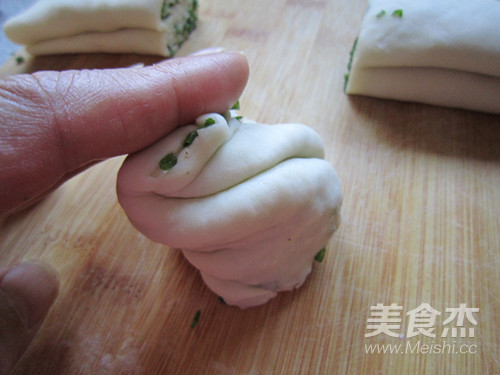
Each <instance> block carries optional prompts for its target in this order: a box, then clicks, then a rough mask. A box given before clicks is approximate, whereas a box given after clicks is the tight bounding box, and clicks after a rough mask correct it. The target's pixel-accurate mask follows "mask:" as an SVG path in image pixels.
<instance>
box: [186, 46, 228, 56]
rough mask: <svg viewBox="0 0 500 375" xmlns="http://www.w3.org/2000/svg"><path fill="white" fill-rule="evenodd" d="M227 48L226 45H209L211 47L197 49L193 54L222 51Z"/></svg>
mask: <svg viewBox="0 0 500 375" xmlns="http://www.w3.org/2000/svg"><path fill="white" fill-rule="evenodd" d="M225 50H226V49H225V48H224V47H209V48H204V49H201V50H199V51H196V52H194V53H192V54H191V55H192V56H198V55H209V54H212V53H221V52H224V51H225Z"/></svg>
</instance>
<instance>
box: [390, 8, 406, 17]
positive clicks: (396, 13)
mask: <svg viewBox="0 0 500 375" xmlns="http://www.w3.org/2000/svg"><path fill="white" fill-rule="evenodd" d="M392 16H393V17H397V18H401V17H403V9H396V10H395V11H394V12H392Z"/></svg>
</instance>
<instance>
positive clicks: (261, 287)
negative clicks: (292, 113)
mask: <svg viewBox="0 0 500 375" xmlns="http://www.w3.org/2000/svg"><path fill="white" fill-rule="evenodd" d="M208 119H210V120H208ZM207 121H209V122H210V123H212V122H213V124H212V125H209V126H207V127H203V125H204V124H205V123H206V122H207ZM194 132H196V133H197V136H196V137H195V138H194V140H193V141H192V143H191V144H190V145H189V146H187V147H184V146H183V143H184V141H185V140H186V139H188V138H189V136H188V135H190V134H191V138H192V136H193V135H194ZM323 156H324V151H323V145H322V142H321V139H320V137H319V135H318V134H317V133H316V132H314V131H313V130H312V129H311V128H309V127H307V126H305V125H300V124H279V125H263V124H258V123H255V122H251V121H246V120H242V119H235V118H233V117H231V115H230V114H229V113H228V114H225V115H224V116H222V115H219V114H207V115H203V116H201V117H199V118H198V119H197V121H196V125H190V126H185V127H182V128H179V129H177V130H176V131H174V132H173V133H171V134H170V135H169V136H167V137H166V138H164V139H163V140H161V141H159V142H158V143H156V144H154V145H152V146H151V147H149V148H147V149H145V150H143V151H140V152H138V153H136V154H133V155H130V156H129V157H128V158H127V159H126V161H125V162H124V164H123V166H122V167H121V169H120V171H119V174H118V181H117V192H118V199H119V202H120V204H121V205H122V207H123V209H124V210H125V212H126V214H127V215H128V217H129V219H130V221H131V222H132V224H133V225H134V226H135V227H136V228H137V229H138V230H139V231H141V232H142V233H144V234H145V235H146V236H147V237H149V238H150V239H152V240H154V241H157V242H160V243H163V244H166V245H169V246H171V247H173V248H179V249H182V252H183V253H184V255H185V256H186V258H187V259H188V260H189V261H190V262H191V263H192V264H193V265H194V266H195V267H196V268H198V269H199V270H200V271H201V275H202V277H203V279H204V281H205V283H206V284H207V285H208V287H209V288H211V289H212V290H213V291H214V292H215V293H217V294H218V295H219V296H221V297H222V298H224V300H225V301H226V302H227V303H228V304H231V305H237V306H239V307H241V308H246V307H249V306H255V305H260V304H263V303H265V302H267V301H268V300H269V299H271V298H273V297H275V296H276V294H277V293H278V292H280V291H286V290H292V289H294V288H297V287H299V286H300V285H301V284H302V283H303V282H304V281H305V279H306V277H307V275H308V274H309V273H310V271H311V267H312V264H313V261H314V256H315V254H316V253H318V251H320V250H321V249H322V248H323V247H325V246H326V244H327V242H328V240H329V238H330V236H331V235H332V233H333V232H334V231H335V230H336V229H337V227H338V225H339V220H340V219H339V217H340V213H339V212H340V205H341V200H342V196H341V191H340V186H339V181H338V179H337V176H336V173H335V171H334V169H333V167H332V166H331V164H330V163H328V162H327V161H325V160H324V159H323ZM160 160H162V163H163V162H164V164H163V168H166V169H167V170H162V169H161V168H160V167H159V164H161V163H159V161H160ZM171 161H173V162H172V163H170V162H171Z"/></svg>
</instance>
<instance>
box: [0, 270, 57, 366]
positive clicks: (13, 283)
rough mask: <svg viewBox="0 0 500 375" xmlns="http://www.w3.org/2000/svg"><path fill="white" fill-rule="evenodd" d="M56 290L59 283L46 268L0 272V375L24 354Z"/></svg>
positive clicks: (53, 298)
mask: <svg viewBox="0 0 500 375" xmlns="http://www.w3.org/2000/svg"><path fill="white" fill-rule="evenodd" d="M58 290H59V279H58V277H57V275H56V274H55V272H54V271H53V270H52V269H51V268H49V267H48V266H46V265H42V264H39V263H32V262H25V263H21V264H20V265H17V266H14V267H11V268H0V374H6V373H8V372H9V370H10V369H11V368H12V367H13V366H14V364H15V363H16V362H17V361H18V360H19V358H20V357H21V355H22V354H23V353H24V351H25V350H26V348H27V347H28V345H29V344H30V342H31V340H32V339H33V337H34V336H35V334H36V333H37V331H38V329H39V328H40V326H41V325H42V323H43V321H44V319H45V316H46V315H47V312H48V311H49V309H50V307H51V305H52V303H53V302H54V300H55V298H56V296H57V293H58Z"/></svg>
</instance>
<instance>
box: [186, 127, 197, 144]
mask: <svg viewBox="0 0 500 375" xmlns="http://www.w3.org/2000/svg"><path fill="white" fill-rule="evenodd" d="M197 136H198V132H197V131H196V130H194V131H192V132H191V133H189V134H188V135H187V136H186V138H185V139H184V142H183V143H182V147H188V146H191V145H192V144H193V142H194V140H195V138H196V137H197Z"/></svg>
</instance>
